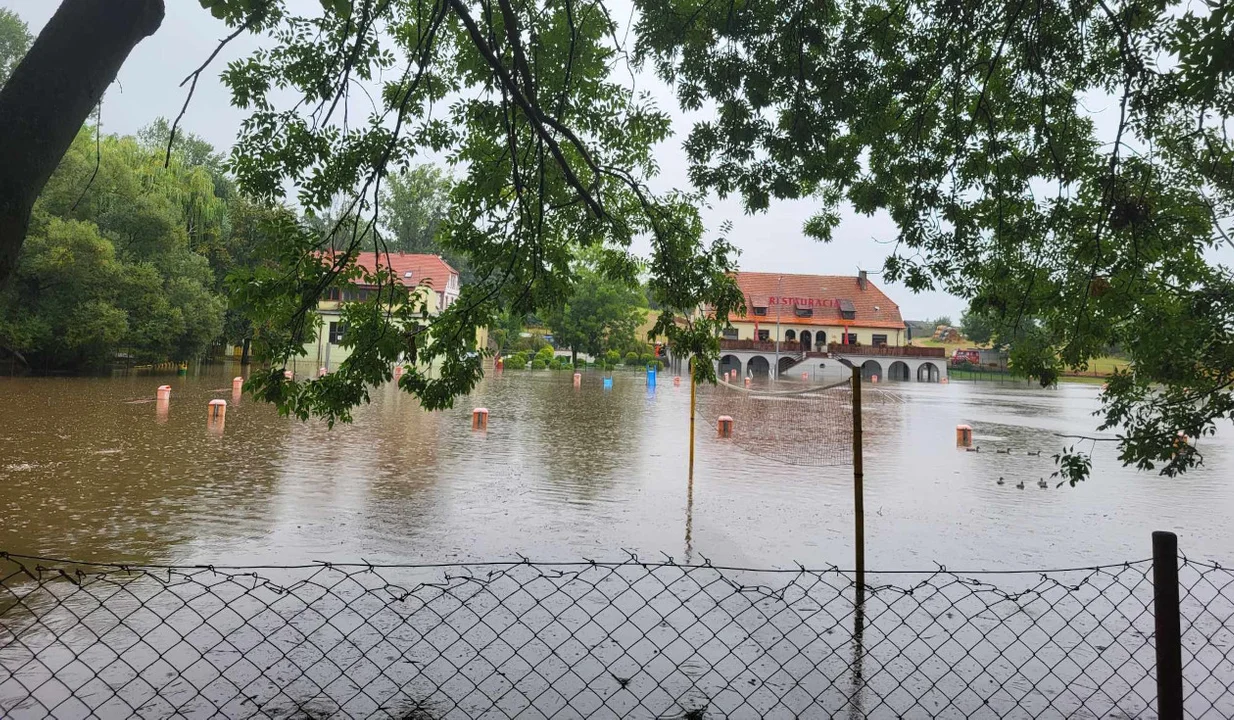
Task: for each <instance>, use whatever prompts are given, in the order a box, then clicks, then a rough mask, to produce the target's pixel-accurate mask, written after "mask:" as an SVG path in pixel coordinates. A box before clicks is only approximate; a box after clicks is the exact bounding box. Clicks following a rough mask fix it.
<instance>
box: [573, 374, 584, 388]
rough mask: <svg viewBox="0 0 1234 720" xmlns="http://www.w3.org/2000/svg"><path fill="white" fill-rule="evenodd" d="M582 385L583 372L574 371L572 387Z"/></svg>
mask: <svg viewBox="0 0 1234 720" xmlns="http://www.w3.org/2000/svg"><path fill="white" fill-rule="evenodd" d="M582 385H583V374H582V373H574V387H582Z"/></svg>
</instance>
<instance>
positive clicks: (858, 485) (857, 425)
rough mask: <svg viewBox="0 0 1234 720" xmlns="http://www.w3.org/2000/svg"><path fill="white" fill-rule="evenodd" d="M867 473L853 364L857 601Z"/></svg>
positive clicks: (857, 371) (861, 596)
mask: <svg viewBox="0 0 1234 720" xmlns="http://www.w3.org/2000/svg"><path fill="white" fill-rule="evenodd" d="M864 479H865V473H864V471H863V469H862V464H861V368H860V367H858V366H853V513H854V515H855V517H856V523H857V525H856V534H855V538H854V545H855V546H856V552H857V603H858V604H859V605H860V604H861V603H862V602H864V600H865V585H866V518H865V488H864V487H863V485H864Z"/></svg>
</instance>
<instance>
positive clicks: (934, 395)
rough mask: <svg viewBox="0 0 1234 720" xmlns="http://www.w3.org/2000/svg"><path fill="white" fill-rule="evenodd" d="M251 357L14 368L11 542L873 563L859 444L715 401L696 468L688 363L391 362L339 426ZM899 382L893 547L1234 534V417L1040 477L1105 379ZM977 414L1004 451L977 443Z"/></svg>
mask: <svg viewBox="0 0 1234 720" xmlns="http://www.w3.org/2000/svg"><path fill="white" fill-rule="evenodd" d="M237 369H238V368H236V367H233V366H222V367H219V366H215V367H213V368H207V369H206V370H204V371H203V372H202V373H201V374H199V375H197V376H190V377H174V376H150V375H144V376H130V377H117V378H93V379H92V378H71V379H0V398H3V407H4V412H5V422H4V423H3V426H0V513H2V516H3V521H2V522H0V550H6V551H9V552H13V553H23V554H37V555H46V556H55V557H69V558H73V559H78V560H97V561H140V562H167V563H197V562H213V563H222V562H224V561H226V562H228V563H231V564H285V563H292V562H301V561H309V560H332V561H344V560H357V559H360V558H363V559H364V560H368V561H372V562H396V561H397V562H416V561H439V562H454V561H463V560H494V559H509V558H514V557H517V555H518V554H521V555H525V556H528V557H531V558H535V559H538V560H577V559H580V558H594V559H612V558H620V557H624V556H625V553H624V550H630V551H634V552H637V553H639V554H640V555H642V556H645V557H654V558H659V559H663V557H664V555H662V554H661V553H663V554H666V555H668V556H671V557H674V558H676V559H677V560H679V561H680V560H691V561H700V560H701V559H702V558H709V559H711V560H713V561H716V562H723V563H726V564H740V565H746V566H760V567H784V566H791V565H792V564H793V563H794V562H801V563H803V564H805V565H806V566H810V567H820V566H824V565H826V564H828V563H835V564H837V565H840V566H842V567H849V566H851V559H852V554H853V545H852V528H853V523H854V515H853V509H852V508H853V498H852V481H851V468H850V467H824V468H818V467H808V466H800V465H794V464H788V463H784V462H779V461H777V460H775V459H770V458H767V457H763V456H755V455H751V454H749V453H747V452H745V451H743V450H741V449H740V448H738V447H736V446H734V445H733V444H732V443H730V442H725V441H722V440H717V439H716V438H715V437H714V436H715V430H714V425H715V418H713V417H707V416H705V412H706V410H705V408H706V407H707V404H706V402H704V403H703V406H704V413H703V414H700V417H699V426H698V427H699V432H698V436H699V437H698V445H697V465H696V470H695V480H694V484H693V488H692V491H691V490H690V488H688V486H687V478H686V464H687V434H688V408H689V388H688V386H686V385H683V386H680V387H674V386H673V385H672V382H671V378H669V377H666V375H667V374H662V375H661V377H660V384H659V387H658V388H657V389H656V390H654V391H650V390H649V389H648V388H647V387H646V384H645V381H644V378H643V376H642V375H641V374H636V373H618V374H617V375H616V379H615V382H614V386H613V388H612V390H610V391H606V390H604V389H603V388H602V386H601V380H600V376H599V374H597V373H589V374H585V375H584V381H583V386H582V388H581V389H577V390H576V389H575V388H573V387H572V383H571V378H570V375H569V374H568V373H554V372H548V371H544V372H534V371H524V372H507V373H505V374H504V375H501V376H497V377H489V378H487V379H485V380H484V381H483V382H482V383H481V384H480V386H479V387H478V388H477V389H476V391H475V392H474V393H473V394H472V396H470V397H467V398H462V399H460V400H459V402H458V406H457V407H456V408H455V409H453V410H449V411H445V412H437V413H428V412H424V411H423V410H421V409H420V408H419V407H418V406H417V403H416V401H415V399H414V398H412V397H410V396H406V395H402V394H400V393H398V392H397V391H396V390H395V389H394V388H393V387H389V386H387V387H383V388H378V389H376V390H374V392H373V402H372V404H371V405H370V406H367V407H364V408H361V409H359V410H358V411H357V412H356V414H355V417H356V419H355V422H354V423H353V424H351V425H347V426H336V427H335V428H334V429H328V428H327V427H326V426H325V424H324V423H321V422H317V421H311V422H300V421H297V420H294V419H288V418H282V417H279V416H278V414H277V412H276V411H275V409H274V408H273V407H271V406H268V405H264V404H261V403H258V402H255V401H253V400H251V399H249V398H242V399H240V400H239V401H238V402H235V401H233V398H232V394H231V387H230V385H231V383H230V380H231V378H232V376H233V375H235V374H236V372H237ZM163 383H167V384H170V385H171V386H172V395H171V401H170V406H169V411H168V412H167V413H166V416H161V415H160V413H159V412H158V411H157V406H156V403H155V402H154V401H153V399H154V395H155V388H156V387H157V386H158V385H160V384H163ZM881 387H882V389H884V390H889V391H894V393H895V394H896V398H897V400H896V402H894V403H887V404H886V405H885V406H884V407H882V408H881V409H880V411H879V412H878V413H876V414H873V415H872V416H871V419H870V421H869V422H867V426H866V430H867V441H866V452H865V480H866V482H865V488H866V502H865V505H866V513H867V518H866V538H867V554H868V561H867V563H868V566H869V567H871V568H875V569H897V568H903V569H928V568H931V567H933V566H934V565H933V564H934V563H936V562H937V563H942V564H945V565H947V566H948V567H949V568H953V569H957V570H966V569H967V570H978V569H1010V568H1045V567H1057V566H1072V565H1087V564H1093V563H1105V562H1118V561H1123V560H1131V559H1139V558H1144V557H1147V556H1148V555H1149V554H1150V545H1149V534H1150V532H1151V531H1153V530H1173V531H1176V532H1177V533H1178V534H1179V536H1180V546H1181V547H1182V548H1184V549H1185V551H1186V552H1187V553H1188V554H1189V555H1192V556H1194V557H1203V558H1212V559H1217V560H1228V559H1230V557H1231V556H1234V529H1231V526H1230V523H1229V519H1230V518H1231V517H1232V516H1234V443H1232V441H1231V437H1234V435H1232V434H1231V433H1230V432H1229V431H1228V429H1223V430H1222V432H1220V433H1219V434H1218V435H1217V436H1216V437H1215V438H1205V439H1203V440H1202V441H1201V442H1200V444H1199V446H1198V447H1199V449H1200V451H1201V452H1202V453H1203V456H1204V466H1203V467H1201V468H1199V469H1197V470H1196V471H1194V472H1192V473H1189V474H1187V475H1186V476H1184V477H1181V478H1174V479H1170V478H1163V477H1159V476H1157V475H1156V474H1153V473H1143V472H1137V471H1136V470H1134V469H1131V468H1124V467H1122V466H1121V465H1120V463H1119V462H1118V461H1117V458H1116V454H1115V451H1114V448H1113V444H1112V443H1099V444H1098V445H1097V447H1096V451H1095V453H1096V454H1095V456H1094V461H1093V472H1092V478H1091V479H1090V480H1089V481H1088V482H1087V483H1084V484H1083V485H1081V486H1079V487H1076V488H1066V487H1063V488H1055V487H1054V483H1051V486H1050V489H1048V490H1041V489H1038V488H1037V487H1036V482H1037V480H1038V478H1040V477H1046V478H1048V477H1049V475H1050V473H1051V472H1052V471H1053V470H1054V463H1053V460H1052V459H1051V457H1050V455H1051V454H1052V453H1054V452H1056V451H1057V450H1058V449H1059V448H1061V447H1062V446H1063V444H1064V443H1069V442H1072V441H1069V440H1065V439H1063V438H1061V437H1059V434H1079V433H1088V434H1092V431H1093V429H1094V427H1095V426H1096V422H1097V421H1096V419H1095V418H1093V417H1092V415H1091V413H1092V412H1093V411H1094V410H1096V409H1097V407H1098V403H1097V388H1095V387H1093V386H1090V385H1069V384H1064V385H1062V386H1060V387H1058V388H1056V389H1048V390H1042V389H1036V388H1032V387H1025V386H1015V385H997V384H983V383H966V382H955V383H952V384H950V385H926V384H917V383H904V384H902V385H896V384H891V385H883V386H881ZM709 392H716V391H714V390H709V389H704V390H703V391H702V393H703V395H704V396H706V395H707V393H709ZM213 398H223V399H226V400H227V401H228V403H229V407H228V410H227V416H226V427H225V430H224V432H223V433H222V435H221V436H220V435H214V434H211V433H210V432H208V431H207V428H206V406H207V403H208V402H209V400H211V399H213ZM476 406H483V407H487V408H488V409H489V410H490V413H491V414H490V421H489V423H490V424H489V430H488V432H487V433H484V434H477V433H473V432H472V431H471V429H470V415H471V408H473V407H476ZM962 422H963V423H968V424H970V425H972V426H973V427H974V431H975V435H976V440H977V444H979V445H980V446H981V448H982V451H981V452H979V453H968V452H962V451H957V449H956V447H955V431H954V428H955V425H956V424H957V423H962ZM739 431H740V427H739ZM1008 448H1009V449H1010V450H1011V454H999V453H996V452H995V450H997V449H1008ZM810 450H811V449H810V448H801V449H795V448H788V449H786V450H785V452H786V454H788V455H789V456H791V455H792V454H793V453H798V452H808V451H810ZM1030 451H1032V452H1037V451H1040V453H1041V454H1040V455H1036V456H1030V455H1028V454H1027V453H1028V452H1030ZM999 476H1003V477H1005V478H1006V480H1007V482H1006V484H1005V485H1002V486H999V485H997V484H996V482H995V481H996V480H997V478H998V477H999ZM1020 479H1023V480H1024V483H1025V485H1026V488H1025V489H1023V490H1019V489H1016V487H1015V484H1016V482H1017V481H1018V480H1020Z"/></svg>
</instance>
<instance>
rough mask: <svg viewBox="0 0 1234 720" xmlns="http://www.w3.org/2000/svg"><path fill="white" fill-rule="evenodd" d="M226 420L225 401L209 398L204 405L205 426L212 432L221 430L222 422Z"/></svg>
mask: <svg viewBox="0 0 1234 720" xmlns="http://www.w3.org/2000/svg"><path fill="white" fill-rule="evenodd" d="M226 420H227V401H226V400H211V401H210V404H209V405H207V406H206V427H207V428H208V429H210V430H213V431H214V432H220V433H221V432H223V423H224V422H226Z"/></svg>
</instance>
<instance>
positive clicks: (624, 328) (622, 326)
mask: <svg viewBox="0 0 1234 720" xmlns="http://www.w3.org/2000/svg"><path fill="white" fill-rule="evenodd" d="M602 262H603V254H602V253H598V252H589V253H587V254H586V256H585V257H584V259H583V260H582V261H581V262H580V263H579V264H578V267H577V269H576V271H575V280H574V286H573V288H572V290H571V293H570V297H569V299H568V300H566V302H565V303H564V304H563V305H562V306H561V307H559V308H558V309H556V310H554V311H553V312H552V313H550V314H549V316H548V326H549V328H551V329H552V331H553V340H554V342H555V343H556V344H557V346H558V347H561V346H565V347H569V348H570V350H571V353H572V359H574V360H577V359H578V353H579V352H584V353H587V354H588V355H591V356H593V357H599V356H601V355H603V354H604V353H605V352H607V351H609V350H620V349H623V348H628V347H630V346H632V345H633V344H634V343H635V342H636V340H637V338H635V330H637V329H638V326H639V325H641V324H642V323H643V321H644V320H645V319H646V317H647V307H646V305H647V299H646V296H645V295H644V294H643V289H642V286H641V285H639V283H638V281H637V279H636V278H633V277H629V276H627V277H624V278H622V277H616V278H614V277H612V275H613V274H607V275H606V273H605V272H604V271H603V270H602V267H601V265H602ZM614 274H615V273H614ZM643 341H644V342H646V338H643Z"/></svg>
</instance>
